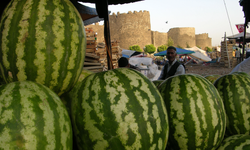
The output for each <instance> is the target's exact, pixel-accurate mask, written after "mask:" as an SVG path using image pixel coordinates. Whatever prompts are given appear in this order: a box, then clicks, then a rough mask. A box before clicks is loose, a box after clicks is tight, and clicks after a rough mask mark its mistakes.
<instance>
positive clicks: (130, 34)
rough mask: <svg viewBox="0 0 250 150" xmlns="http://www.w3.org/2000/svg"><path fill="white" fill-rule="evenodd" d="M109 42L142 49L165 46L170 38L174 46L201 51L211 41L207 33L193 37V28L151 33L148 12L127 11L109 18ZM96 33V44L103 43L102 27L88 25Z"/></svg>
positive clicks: (126, 47)
mask: <svg viewBox="0 0 250 150" xmlns="http://www.w3.org/2000/svg"><path fill="white" fill-rule="evenodd" d="M109 23H110V38H111V41H118V42H119V46H120V47H121V48H123V49H129V46H132V45H139V46H140V47H141V49H143V48H144V47H145V46H146V45H149V44H153V45H154V46H155V47H156V48H157V47H158V46H161V45H163V44H167V42H168V39H169V38H172V39H173V41H174V46H176V47H178V46H180V47H183V48H186V47H187V46H189V47H193V46H199V47H201V48H202V49H204V48H205V47H207V46H208V47H210V48H211V47H212V39H211V38H209V37H208V34H207V33H203V34H198V35H195V28H193V27H181V28H171V29H170V30H169V31H168V32H167V33H163V32H158V31H151V24H150V14H149V12H148V11H139V12H137V11H134V12H131V11H129V12H128V13H121V14H120V13H119V12H118V13H117V14H115V13H113V14H112V15H110V16H109ZM85 28H93V30H94V31H95V32H97V42H98V43H99V42H104V25H99V24H98V23H97V24H95V25H88V26H85Z"/></svg>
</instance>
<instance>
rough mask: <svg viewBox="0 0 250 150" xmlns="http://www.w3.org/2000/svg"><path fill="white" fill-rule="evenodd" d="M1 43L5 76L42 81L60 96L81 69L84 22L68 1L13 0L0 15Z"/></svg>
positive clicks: (72, 84) (84, 43)
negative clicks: (0, 15)
mask: <svg viewBox="0 0 250 150" xmlns="http://www.w3.org/2000/svg"><path fill="white" fill-rule="evenodd" d="M0 45H1V47H0V65H1V66H2V69H1V71H2V73H3V74H4V76H3V77H4V78H6V79H7V78H8V77H9V76H11V78H12V81H24V80H30V81H34V82H37V83H41V84H43V85H45V86H47V87H49V88H50V89H52V90H53V91H54V92H55V93H57V94H58V95H61V94H63V93H64V92H67V91H69V90H70V89H71V88H72V87H73V86H74V84H75V83H76V82H77V80H78V78H79V76H80V74H81V71H82V68H83V63H84V58H85V51H86V35H85V29H84V24H83V21H82V19H81V16H80V14H79V13H78V11H77V10H76V8H75V7H74V5H73V4H72V3H71V2H70V1H69V0H12V1H11V2H10V3H9V5H8V6H7V7H6V9H5V10H4V12H3V14H2V17H1V22H0Z"/></svg>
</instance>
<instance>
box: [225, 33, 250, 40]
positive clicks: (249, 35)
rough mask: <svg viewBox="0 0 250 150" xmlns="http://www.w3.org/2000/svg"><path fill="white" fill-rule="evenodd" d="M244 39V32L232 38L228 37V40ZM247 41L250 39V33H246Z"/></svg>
mask: <svg viewBox="0 0 250 150" xmlns="http://www.w3.org/2000/svg"><path fill="white" fill-rule="evenodd" d="M243 37H244V32H241V33H238V34H235V35H231V36H228V37H227V38H228V39H236V40H238V39H243ZM246 39H250V33H248V32H246Z"/></svg>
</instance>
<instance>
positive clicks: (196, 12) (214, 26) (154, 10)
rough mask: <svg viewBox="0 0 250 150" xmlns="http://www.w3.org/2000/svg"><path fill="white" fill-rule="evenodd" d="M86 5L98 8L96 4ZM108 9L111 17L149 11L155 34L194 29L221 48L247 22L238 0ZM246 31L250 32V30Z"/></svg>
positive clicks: (151, 2) (166, 1)
mask: <svg viewBox="0 0 250 150" xmlns="http://www.w3.org/2000/svg"><path fill="white" fill-rule="evenodd" d="M224 2H225V3H224ZM85 4H86V3H85ZM225 4H226V7H227V11H226V8H225ZM87 6H90V7H92V8H94V7H95V5H94V4H90V5H88V4H87ZM108 8H109V11H111V14H112V13H116V14H117V12H120V13H127V12H128V11H132V12H133V11H140V10H142V11H143V10H146V11H149V13H150V20H151V30H152V31H159V32H168V31H169V29H171V28H175V27H194V28H195V34H202V33H208V36H209V37H210V38H212V46H219V45H220V42H221V41H222V40H223V37H224V34H225V32H226V35H227V36H230V35H233V34H237V33H239V32H238V30H237V28H236V26H235V25H236V24H243V23H244V22H245V18H244V12H243V11H242V6H240V4H239V0H144V1H139V2H135V3H129V4H123V5H109V7H108ZM227 12H228V15H229V19H230V23H231V24H230V23H229V19H228V16H227ZM166 21H168V23H166ZM230 25H231V26H230ZM247 32H250V28H248V29H247Z"/></svg>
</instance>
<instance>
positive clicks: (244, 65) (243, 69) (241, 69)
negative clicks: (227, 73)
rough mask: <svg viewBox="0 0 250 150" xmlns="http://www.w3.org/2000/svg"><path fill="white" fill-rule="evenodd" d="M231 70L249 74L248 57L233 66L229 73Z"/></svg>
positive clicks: (249, 60) (249, 61) (249, 62)
mask: <svg viewBox="0 0 250 150" xmlns="http://www.w3.org/2000/svg"><path fill="white" fill-rule="evenodd" d="M233 72H246V73H248V74H249V75H250V57H248V58H247V59H245V60H244V61H242V62H241V63H239V64H238V65H237V66H235V67H234V69H233V70H232V72H231V73H233Z"/></svg>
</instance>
